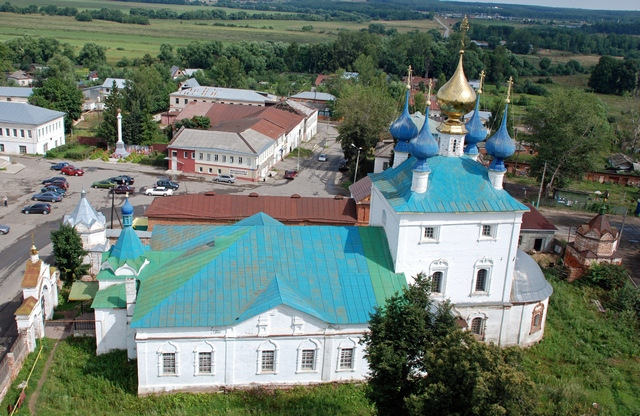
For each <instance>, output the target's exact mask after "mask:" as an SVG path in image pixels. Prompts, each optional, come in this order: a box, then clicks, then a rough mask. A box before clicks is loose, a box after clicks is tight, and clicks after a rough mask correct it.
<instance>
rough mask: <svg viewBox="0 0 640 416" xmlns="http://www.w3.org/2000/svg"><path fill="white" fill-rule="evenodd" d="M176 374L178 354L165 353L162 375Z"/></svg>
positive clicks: (163, 354)
mask: <svg viewBox="0 0 640 416" xmlns="http://www.w3.org/2000/svg"><path fill="white" fill-rule="evenodd" d="M175 374H176V353H175V352H164V353H162V375H165V376H167V375H171V376H173V375H175Z"/></svg>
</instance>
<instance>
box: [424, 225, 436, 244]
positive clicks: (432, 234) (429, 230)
mask: <svg viewBox="0 0 640 416" xmlns="http://www.w3.org/2000/svg"><path fill="white" fill-rule="evenodd" d="M439 231H440V228H439V227H434V226H433V225H429V226H426V227H422V237H421V239H420V242H421V243H435V242H437V241H438V234H439Z"/></svg>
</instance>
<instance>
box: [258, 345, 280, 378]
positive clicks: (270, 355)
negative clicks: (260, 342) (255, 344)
mask: <svg viewBox="0 0 640 416" xmlns="http://www.w3.org/2000/svg"><path fill="white" fill-rule="evenodd" d="M275 369H276V351H275V350H264V351H262V354H261V356H260V371H261V372H262V373H272V372H274V371H275Z"/></svg>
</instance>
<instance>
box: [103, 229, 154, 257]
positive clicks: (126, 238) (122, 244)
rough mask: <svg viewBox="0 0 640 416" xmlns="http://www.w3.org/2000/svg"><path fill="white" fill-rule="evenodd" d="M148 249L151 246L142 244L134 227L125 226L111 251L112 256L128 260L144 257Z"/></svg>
mask: <svg viewBox="0 0 640 416" xmlns="http://www.w3.org/2000/svg"><path fill="white" fill-rule="evenodd" d="M148 250H149V247H148V246H145V245H144V244H142V241H140V237H138V235H137V234H136V231H135V230H134V229H133V227H124V228H123V229H122V232H121V233H120V237H118V241H117V242H116V243H115V244H114V245H113V246H112V247H111V249H110V250H109V253H110V257H115V258H117V259H120V260H127V259H137V258H139V257H144V256H145V254H146V252H147V251H148Z"/></svg>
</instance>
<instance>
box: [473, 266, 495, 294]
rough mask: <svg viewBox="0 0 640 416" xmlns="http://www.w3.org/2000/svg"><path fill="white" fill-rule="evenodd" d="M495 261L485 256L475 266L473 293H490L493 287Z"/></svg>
mask: <svg viewBox="0 0 640 416" xmlns="http://www.w3.org/2000/svg"><path fill="white" fill-rule="evenodd" d="M492 269H493V261H492V260H490V259H488V258H486V257H484V258H482V259H480V260H478V261H477V262H476V264H475V266H474V272H473V273H474V275H473V282H472V286H471V293H472V294H475V295H488V294H489V288H490V287H491V271H492Z"/></svg>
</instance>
